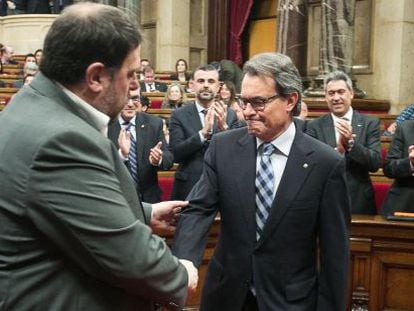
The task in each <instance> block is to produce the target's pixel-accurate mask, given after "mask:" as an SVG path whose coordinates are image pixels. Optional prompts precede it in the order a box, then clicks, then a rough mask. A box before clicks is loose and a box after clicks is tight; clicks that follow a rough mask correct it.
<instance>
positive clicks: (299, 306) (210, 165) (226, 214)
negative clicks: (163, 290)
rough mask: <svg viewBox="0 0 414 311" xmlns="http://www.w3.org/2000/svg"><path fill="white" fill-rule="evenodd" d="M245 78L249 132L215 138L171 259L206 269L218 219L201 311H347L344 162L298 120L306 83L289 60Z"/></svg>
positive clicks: (255, 66)
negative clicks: (298, 124)
mask: <svg viewBox="0 0 414 311" xmlns="http://www.w3.org/2000/svg"><path fill="white" fill-rule="evenodd" d="M243 72H244V77H243V81H242V86H241V96H240V97H239V99H238V103H239V106H240V108H241V109H242V110H243V114H244V117H245V119H246V122H247V127H245V128H240V129H234V130H231V131H226V132H223V133H221V134H218V135H215V136H213V138H212V140H211V142H210V146H209V148H208V150H207V152H206V155H205V158H204V168H203V174H202V175H201V178H200V180H199V181H198V183H197V184H196V185H195V186H194V188H193V190H192V191H191V192H190V194H189V196H188V197H187V198H188V200H189V201H190V203H189V206H188V208H187V209H186V210H185V211H184V212H183V214H182V215H181V218H180V221H179V224H178V226H177V231H176V234H175V240H174V244H173V252H174V253H175V254H176V255H178V256H179V257H180V258H185V259H188V260H190V261H192V262H193V263H194V264H195V266H197V267H199V266H200V264H201V259H202V255H203V251H204V247H205V244H206V241H207V234H208V231H209V230H208V229H209V227H210V225H211V224H212V222H213V221H214V219H215V217H216V216H217V214H218V212H219V213H220V218H221V219H220V221H221V227H220V235H219V241H218V243H217V247H216V249H215V251H214V254H213V256H212V258H211V260H210V265H209V269H208V272H207V275H206V279H205V282H204V288H203V294H202V299H201V308H200V310H204V311H206V310H212V311H213V310H226V311H232V310H234V311H236V310H237V311H240V310H242V311H250V310H261V311H278V310H280V311H282V310H297V311H305V310H335V311H336V310H339V311H340V310H345V307H346V301H347V295H346V288H347V275H348V264H349V232H348V228H349V223H350V204H349V196H348V192H347V185H346V177H345V161H344V158H343V157H341V156H340V155H339V154H338V153H337V152H335V151H334V150H333V149H332V148H329V147H328V146H326V145H325V144H323V143H321V142H319V141H317V140H316V139H314V138H312V137H310V136H308V135H306V134H304V133H303V132H302V131H301V130H299V129H297V128H296V126H295V122H293V121H292V119H293V116H295V115H297V114H298V113H299V109H298V108H299V103H300V100H301V90H302V81H301V78H300V76H299V73H298V71H297V69H296V67H295V66H294V65H293V63H292V61H291V60H290V58H288V57H287V56H284V55H282V54H279V53H264V54H258V55H256V56H255V57H253V58H252V59H251V60H249V61H248V62H246V64H245V65H244V68H243ZM318 246H319V249H318Z"/></svg>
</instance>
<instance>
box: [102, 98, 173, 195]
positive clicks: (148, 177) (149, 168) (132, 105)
mask: <svg viewBox="0 0 414 311" xmlns="http://www.w3.org/2000/svg"><path fill="white" fill-rule="evenodd" d="M108 137H109V139H110V140H111V141H112V142H113V143H114V144H115V146H116V147H117V148H118V149H119V154H120V156H121V158H122V159H123V160H124V162H125V164H126V166H127V167H128V169H129V171H130V173H131V176H132V178H133V179H134V181H135V182H136V186H137V194H138V195H139V196H140V198H141V200H142V201H144V202H149V203H156V202H159V201H161V195H162V191H161V188H160V186H159V184H158V175H157V171H158V170H163V171H167V170H169V169H170V168H171V167H172V166H173V155H172V153H171V152H170V151H169V150H168V145H167V142H166V141H165V137H164V132H163V122H162V120H161V118H159V117H157V116H153V115H150V114H148V113H144V112H143V111H142V105H141V100H140V96H139V91H138V90H135V91H130V99H129V101H128V103H127V104H126V105H125V106H124V109H122V111H121V114H120V116H119V118H118V119H116V120H113V121H112V122H111V123H110V125H109V127H108ZM131 152H133V153H134V156H133V157H134V160H131V154H130V153H131Z"/></svg>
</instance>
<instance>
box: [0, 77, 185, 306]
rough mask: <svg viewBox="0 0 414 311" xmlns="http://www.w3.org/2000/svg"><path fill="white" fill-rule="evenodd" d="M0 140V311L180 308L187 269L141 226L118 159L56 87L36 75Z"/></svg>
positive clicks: (15, 103) (144, 217)
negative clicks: (163, 305) (169, 305)
mask: <svg viewBox="0 0 414 311" xmlns="http://www.w3.org/2000/svg"><path fill="white" fill-rule="evenodd" d="M0 131H1V133H2V135H0V154H1V159H2V160H1V161H0V180H2V186H1V187H0V202H1V203H0V219H1V226H0V236H1V238H0V257H1V265H0V288H1V290H0V306H1V309H4V310H96V311H98V310H99V311H102V310H104V311H106V310H108V311H109V310H111V311H112V310H113V311H115V310H153V301H154V300H155V301H159V302H162V303H168V302H169V301H171V302H174V303H176V304H178V305H183V304H184V300H185V298H186V289H187V273H186V272H185V268H184V267H183V266H182V265H180V264H179V263H178V261H177V259H176V258H175V257H173V256H172V255H171V253H170V251H169V250H168V247H167V246H166V245H165V243H164V241H163V240H162V239H161V238H159V237H157V236H155V235H153V234H152V233H151V230H150V228H149V227H148V226H147V225H146V223H147V222H148V219H149V218H150V212H151V211H150V209H149V208H148V207H145V206H144V207H143V206H142V204H141V202H140V201H139V199H138V197H137V195H136V192H135V187H134V184H133V181H132V178H131V176H130V174H129V172H128V170H127V169H126V167H125V165H124V164H123V163H122V161H121V159H120V158H119V156H118V150H116V148H115V146H114V145H113V144H112V143H111V141H110V140H109V139H108V138H106V137H104V136H103V135H102V133H101V132H100V131H98V130H97V128H96V127H95V125H94V123H93V122H92V121H91V119H90V117H89V116H88V115H87V114H86V113H85V112H84V111H83V110H81V109H79V108H77V106H76V105H75V104H74V103H73V102H72V100H71V99H70V98H69V97H67V96H66V94H64V93H63V92H62V90H61V89H60V88H59V87H58V86H57V85H56V84H54V83H53V82H52V81H50V80H49V79H47V78H46V77H45V76H43V75H42V74H41V73H38V74H37V75H36V77H35V79H34V80H33V81H32V83H31V84H30V85H29V86H27V87H24V88H23V89H22V90H21V91H19V92H18V93H17V94H16V95H15V96H14V97H13V99H12V101H11V102H10V103H9V105H7V107H6V108H5V109H4V110H3V112H2V113H1V115H0ZM6 181H7V182H6Z"/></svg>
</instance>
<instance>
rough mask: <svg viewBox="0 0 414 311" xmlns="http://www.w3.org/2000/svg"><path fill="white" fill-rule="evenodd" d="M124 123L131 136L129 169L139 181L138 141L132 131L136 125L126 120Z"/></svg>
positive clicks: (135, 179) (133, 177) (136, 180)
mask: <svg viewBox="0 0 414 311" xmlns="http://www.w3.org/2000/svg"><path fill="white" fill-rule="evenodd" d="M124 125H126V128H125V130H126V131H128V132H129V134H130V136H129V137H130V138H131V146H130V148H129V153H128V161H129V171H130V173H131V176H132V179H133V180H134V181H135V182H136V183H138V164H137V143H136V141H135V138H134V136H133V135H132V132H131V127H132V128H133V127H134V125H133V124H132V123H131V122H129V121H126V122H124Z"/></svg>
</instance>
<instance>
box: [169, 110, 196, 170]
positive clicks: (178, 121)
mask: <svg viewBox="0 0 414 311" xmlns="http://www.w3.org/2000/svg"><path fill="white" fill-rule="evenodd" d="M181 109H183V108H180V109H178V110H174V111H172V113H171V118H170V150H171V152H172V154H173V156H174V161H175V162H177V163H181V162H184V161H187V160H190V159H192V158H193V156H194V154H195V153H196V152H199V151H201V150H202V148H203V146H204V144H203V142H201V139H200V135H199V133H198V131H196V130H195V129H192V128H190V126H189V125H188V124H185V122H184V120H183V117H182V115H180V114H183V113H185V112H184V111H183V110H181ZM200 130H201V127H200Z"/></svg>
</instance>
